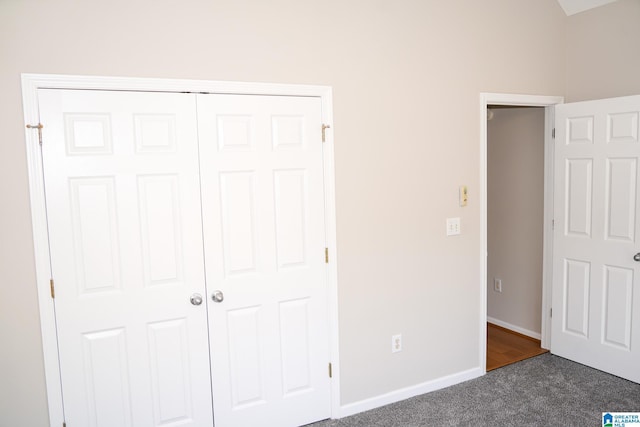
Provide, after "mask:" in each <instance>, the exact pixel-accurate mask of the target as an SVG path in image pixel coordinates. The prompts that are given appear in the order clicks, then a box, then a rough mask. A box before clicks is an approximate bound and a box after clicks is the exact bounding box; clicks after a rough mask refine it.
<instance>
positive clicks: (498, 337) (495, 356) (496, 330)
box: [487, 323, 549, 371]
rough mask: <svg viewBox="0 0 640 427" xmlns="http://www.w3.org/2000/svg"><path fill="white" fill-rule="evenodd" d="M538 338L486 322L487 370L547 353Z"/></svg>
mask: <svg viewBox="0 0 640 427" xmlns="http://www.w3.org/2000/svg"><path fill="white" fill-rule="evenodd" d="M548 351H549V350H545V349H543V348H541V347H540V340H537V339H535V338H531V337H528V336H526V335H522V334H519V333H518V332H514V331H511V330H509V329H505V328H503V327H501V326H498V325H494V324H493V323H487V371H491V370H493V369H497V368H501V367H503V366H506V365H510V364H512V363H515V362H519V361H521V360H524V359H528V358H530V357H534V356H538V355H540V354H543V353H547V352H548Z"/></svg>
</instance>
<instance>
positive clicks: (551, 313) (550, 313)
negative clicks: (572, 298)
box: [549, 307, 553, 317]
mask: <svg viewBox="0 0 640 427" xmlns="http://www.w3.org/2000/svg"><path fill="white" fill-rule="evenodd" d="M549 317H553V307H551V308H550V309H549Z"/></svg>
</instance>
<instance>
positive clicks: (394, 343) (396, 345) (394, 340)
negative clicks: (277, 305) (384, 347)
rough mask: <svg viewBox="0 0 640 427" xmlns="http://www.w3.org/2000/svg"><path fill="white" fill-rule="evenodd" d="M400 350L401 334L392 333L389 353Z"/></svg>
mask: <svg viewBox="0 0 640 427" xmlns="http://www.w3.org/2000/svg"><path fill="white" fill-rule="evenodd" d="M399 351H402V335H400V334H398V335H393V336H392V337H391V353H397V352H399Z"/></svg>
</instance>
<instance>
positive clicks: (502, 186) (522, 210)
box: [487, 108, 544, 334]
mask: <svg viewBox="0 0 640 427" xmlns="http://www.w3.org/2000/svg"><path fill="white" fill-rule="evenodd" d="M492 111H493V113H494V115H493V119H492V120H489V121H488V122H487V188H488V191H487V240H488V243H487V249H488V253H489V255H488V257H487V277H488V278H487V316H489V317H492V318H494V319H497V320H499V321H501V322H505V323H508V324H509V325H512V326H515V327H517V328H520V329H523V330H526V331H530V332H534V333H537V334H540V330H541V308H542V234H543V213H544V108H494V109H492ZM494 278H499V279H501V280H502V292H501V293H498V292H496V291H494V289H493V280H494ZM516 330H518V329H516ZM521 332H522V331H521Z"/></svg>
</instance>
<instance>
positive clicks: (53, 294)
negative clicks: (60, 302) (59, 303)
mask: <svg viewBox="0 0 640 427" xmlns="http://www.w3.org/2000/svg"><path fill="white" fill-rule="evenodd" d="M49 287H50V288H51V298H55V297H56V289H55V287H54V286H53V279H49Z"/></svg>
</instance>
